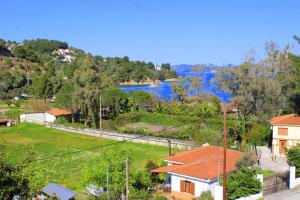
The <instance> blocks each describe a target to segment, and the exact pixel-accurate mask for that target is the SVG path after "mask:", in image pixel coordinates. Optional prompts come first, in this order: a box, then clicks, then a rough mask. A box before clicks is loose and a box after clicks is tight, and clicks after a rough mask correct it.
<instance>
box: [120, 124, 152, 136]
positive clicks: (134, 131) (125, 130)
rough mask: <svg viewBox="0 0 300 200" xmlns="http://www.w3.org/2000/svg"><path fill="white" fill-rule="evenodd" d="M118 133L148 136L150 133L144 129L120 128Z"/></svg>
mask: <svg viewBox="0 0 300 200" xmlns="http://www.w3.org/2000/svg"><path fill="white" fill-rule="evenodd" d="M118 131H120V132H123V133H129V134H138V135H149V133H150V131H149V129H148V128H145V127H134V126H132V127H120V128H118Z"/></svg>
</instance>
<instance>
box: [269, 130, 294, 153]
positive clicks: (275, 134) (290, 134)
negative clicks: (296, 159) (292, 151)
mask: <svg viewBox="0 0 300 200" xmlns="http://www.w3.org/2000/svg"><path fill="white" fill-rule="evenodd" d="M272 128H273V142H272V147H273V149H272V151H273V154H274V155H277V156H285V155H284V154H280V153H279V139H283V140H287V147H291V146H294V145H296V144H297V143H300V126H273V127H272ZM278 128H287V129H288V135H279V134H278Z"/></svg>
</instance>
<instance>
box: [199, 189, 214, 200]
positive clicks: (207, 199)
mask: <svg viewBox="0 0 300 200" xmlns="http://www.w3.org/2000/svg"><path fill="white" fill-rule="evenodd" d="M197 200H214V197H213V196H212V194H211V191H210V190H207V191H205V192H202V193H201V195H200V197H198V198H197Z"/></svg>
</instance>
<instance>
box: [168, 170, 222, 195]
mask: <svg viewBox="0 0 300 200" xmlns="http://www.w3.org/2000/svg"><path fill="white" fill-rule="evenodd" d="M180 180H184V181H190V182H193V183H195V196H200V195H201V193H202V192H203V191H207V190H211V192H212V194H213V193H214V186H215V185H216V184H217V181H211V182H206V181H201V180H198V179H193V178H187V177H184V176H181V175H177V174H176V175H175V174H171V188H172V191H176V192H180Z"/></svg>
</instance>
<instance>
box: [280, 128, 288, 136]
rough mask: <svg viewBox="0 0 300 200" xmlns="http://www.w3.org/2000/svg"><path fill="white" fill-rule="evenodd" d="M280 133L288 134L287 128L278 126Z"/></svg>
mask: <svg viewBox="0 0 300 200" xmlns="http://www.w3.org/2000/svg"><path fill="white" fill-rule="evenodd" d="M278 135H288V129H287V128H278Z"/></svg>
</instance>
